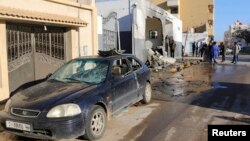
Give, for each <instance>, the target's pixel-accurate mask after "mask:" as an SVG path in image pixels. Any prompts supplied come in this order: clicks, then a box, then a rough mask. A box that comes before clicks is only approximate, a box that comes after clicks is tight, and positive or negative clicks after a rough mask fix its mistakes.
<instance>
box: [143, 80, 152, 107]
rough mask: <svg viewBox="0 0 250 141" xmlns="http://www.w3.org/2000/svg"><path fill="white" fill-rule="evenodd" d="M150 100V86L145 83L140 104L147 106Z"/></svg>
mask: <svg viewBox="0 0 250 141" xmlns="http://www.w3.org/2000/svg"><path fill="white" fill-rule="evenodd" d="M151 98H152V88H151V84H150V83H149V82H147V83H146V86H145V90H144V94H143V99H142V101H141V102H142V103H143V104H148V103H150V101H151Z"/></svg>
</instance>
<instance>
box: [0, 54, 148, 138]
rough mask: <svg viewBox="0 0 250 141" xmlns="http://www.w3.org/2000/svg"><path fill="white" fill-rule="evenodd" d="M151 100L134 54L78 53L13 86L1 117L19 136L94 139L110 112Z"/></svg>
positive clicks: (142, 67) (144, 74)
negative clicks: (55, 67)
mask: <svg viewBox="0 0 250 141" xmlns="http://www.w3.org/2000/svg"><path fill="white" fill-rule="evenodd" d="M150 100H151V85H150V71H149V69H148V67H147V66H146V65H145V64H143V63H142V62H141V61H140V60H138V59H137V58H136V57H134V56H132V55H114V56H108V57H100V56H93V57H87V58H77V59H73V60H71V61H69V62H68V63H66V64H65V65H63V66H62V67H61V68H59V69H58V70H57V71H56V72H55V73H53V74H52V75H51V76H49V77H48V78H47V79H46V80H44V81H42V82H40V83H38V84H35V85H33V86H31V87H28V88H25V89H23V90H20V91H18V92H16V94H14V95H13V96H12V97H11V98H10V99H9V100H8V101H7V103H6V105H5V109H4V110H3V111H1V112H0V122H1V126H2V127H3V128H4V129H5V130H6V131H8V132H10V133H13V134H15V135H18V136H25V137H30V138H37V139H69V138H78V137H83V138H84V139H88V140H96V139H99V138H101V137H102V136H103V135H104V132H105V129H106V126H107V119H109V117H110V116H112V115H113V114H115V113H117V112H119V111H121V110H122V109H124V108H125V107H128V106H130V105H133V104H135V103H137V102H139V101H140V102H142V103H145V104H147V103H149V102H150Z"/></svg>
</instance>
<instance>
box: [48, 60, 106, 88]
mask: <svg viewBox="0 0 250 141" xmlns="http://www.w3.org/2000/svg"><path fill="white" fill-rule="evenodd" d="M108 66H109V61H107V60H98V59H85V60H84V59H82V60H73V61H71V62H69V63H67V64H65V65H64V66H63V67H61V68H60V69H59V70H57V71H56V72H55V73H54V74H53V75H52V76H51V77H50V78H49V79H48V80H49V81H52V80H56V81H61V82H66V83H92V84H98V83H101V82H103V81H104V80H105V79H106V76H107V72H108Z"/></svg>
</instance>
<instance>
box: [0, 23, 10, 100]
mask: <svg viewBox="0 0 250 141" xmlns="http://www.w3.org/2000/svg"><path fill="white" fill-rule="evenodd" d="M8 74H9V73H8V53H7V40H6V24H5V21H2V20H0V101H2V100H5V99H7V98H8V97H9V95H10V94H9V75H8Z"/></svg>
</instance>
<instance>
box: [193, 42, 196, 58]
mask: <svg viewBox="0 0 250 141" xmlns="http://www.w3.org/2000/svg"><path fill="white" fill-rule="evenodd" d="M195 45H196V43H195V42H193V44H192V51H193V57H194V54H195Z"/></svg>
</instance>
